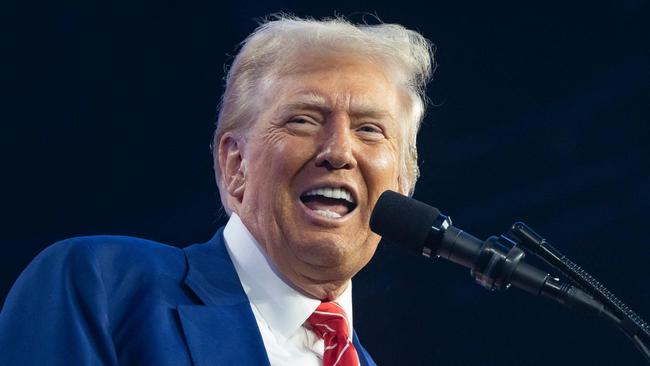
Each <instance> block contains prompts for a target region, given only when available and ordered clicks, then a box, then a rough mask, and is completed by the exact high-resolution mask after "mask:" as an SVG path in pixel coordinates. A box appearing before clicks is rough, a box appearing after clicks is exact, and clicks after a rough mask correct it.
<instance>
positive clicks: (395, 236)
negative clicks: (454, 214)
mask: <svg viewBox="0 0 650 366" xmlns="http://www.w3.org/2000/svg"><path fill="white" fill-rule="evenodd" d="M439 215H440V211H438V209H437V208H435V207H432V206H429V205H427V204H425V203H422V202H420V201H418V200H415V199H413V198H410V197H406V196H404V195H401V194H399V193H397V192H393V191H385V192H384V193H382V194H381V196H379V199H378V200H377V204H376V205H375V208H374V210H373V211H372V216H371V217H370V229H371V230H372V231H374V232H375V233H377V234H379V235H380V236H382V237H383V238H385V239H388V240H389V241H391V242H394V243H396V244H399V245H400V246H403V247H406V248H407V249H409V250H411V251H414V252H416V253H417V254H422V247H424V245H425V244H426V240H427V238H428V236H429V231H430V230H431V226H432V225H433V222H434V221H435V220H436V218H437V217H438V216H439Z"/></svg>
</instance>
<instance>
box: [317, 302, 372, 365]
mask: <svg viewBox="0 0 650 366" xmlns="http://www.w3.org/2000/svg"><path fill="white" fill-rule="evenodd" d="M307 321H308V322H309V324H310V325H311V327H312V330H313V331H314V332H315V333H316V334H317V335H318V336H319V337H321V338H323V340H324V341H325V353H324V354H323V366H358V365H359V356H358V355H357V350H356V349H354V345H353V344H352V339H350V332H349V329H350V327H349V326H348V318H347V316H346V315H345V311H344V310H343V308H342V307H341V306H340V305H339V304H337V303H335V302H323V303H321V304H320V306H318V308H317V309H316V311H314V313H313V314H312V315H311V316H310V317H309V319H307Z"/></svg>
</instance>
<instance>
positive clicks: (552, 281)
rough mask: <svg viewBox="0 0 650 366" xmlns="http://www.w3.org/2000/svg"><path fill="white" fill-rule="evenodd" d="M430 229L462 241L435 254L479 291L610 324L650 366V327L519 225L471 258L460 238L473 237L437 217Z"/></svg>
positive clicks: (449, 221) (594, 280)
mask: <svg viewBox="0 0 650 366" xmlns="http://www.w3.org/2000/svg"><path fill="white" fill-rule="evenodd" d="M433 229H434V231H433V232H434V233H435V232H436V230H438V231H439V232H440V233H442V232H444V233H445V234H444V235H451V236H455V237H457V238H460V240H457V241H455V243H454V245H452V246H451V247H449V248H439V249H438V252H437V256H442V257H445V258H447V259H450V260H452V261H454V262H457V263H459V264H463V265H465V266H467V267H469V268H471V274H472V276H473V277H474V279H475V280H476V281H477V282H478V283H479V284H480V285H482V286H483V287H485V288H487V289H489V290H505V289H507V288H509V287H510V286H511V285H514V286H515V287H518V288H521V289H523V290H525V291H528V292H530V293H532V294H534V295H543V296H545V297H548V298H550V299H552V300H554V301H557V302H559V303H561V304H563V305H566V306H568V307H571V308H577V309H581V310H586V311H589V312H594V313H596V314H598V315H600V316H602V317H604V318H605V319H608V320H610V321H611V322H613V323H614V325H616V327H617V328H618V329H620V330H621V331H622V332H623V333H624V334H625V335H626V336H627V337H628V338H629V339H630V340H631V341H632V343H633V344H634V345H635V346H636V348H637V349H638V350H639V352H641V353H642V354H643V356H644V357H645V359H646V361H647V362H648V363H650V326H648V324H647V323H646V322H645V321H644V320H643V319H641V317H640V316H638V315H637V314H636V313H634V311H632V310H631V309H630V308H628V307H627V306H626V305H625V304H624V303H623V302H622V301H620V300H619V299H618V298H617V297H616V296H614V294H613V293H612V292H611V291H609V290H608V289H607V288H605V286H603V285H602V284H601V283H600V282H598V281H597V280H596V279H595V278H594V277H592V276H591V275H589V274H588V273H587V272H585V271H584V270H583V269H582V268H580V267H579V266H578V265H576V264H575V263H573V262H572V261H570V260H569V259H568V258H567V257H565V256H564V255H562V254H560V253H559V252H558V251H557V250H555V249H554V248H553V247H552V246H551V245H550V244H549V243H548V242H547V241H546V240H545V239H543V238H542V237H541V236H539V235H538V234H537V233H535V232H534V231H533V230H532V229H531V228H530V227H528V226H527V225H526V224H524V223H522V222H517V223H515V224H513V225H512V227H511V228H510V230H509V231H508V232H507V233H506V234H504V235H501V236H500V237H495V236H492V237H490V238H488V239H487V240H485V241H484V242H483V244H482V245H481V247H480V249H479V251H478V253H476V252H475V254H474V255H459V254H461V253H462V254H464V252H469V251H466V250H464V249H465V247H464V245H463V243H464V242H466V241H465V240H463V237H471V236H469V235H468V234H466V233H465V232H463V231H462V230H459V229H456V228H454V227H453V226H451V220H450V219H449V218H448V217H447V216H444V215H440V216H439V217H438V220H437V222H436V223H434V225H433ZM471 238H472V239H475V238H473V237H471ZM522 248H523V250H522ZM524 250H526V251H529V252H532V253H533V254H535V255H536V256H537V257H539V258H540V259H542V260H543V261H545V262H546V263H548V264H549V265H551V266H553V267H555V268H556V269H557V270H559V271H560V272H561V273H563V274H564V275H565V276H566V277H567V278H569V280H570V281H571V282H572V284H569V283H566V282H562V281H561V280H560V279H559V278H556V277H552V276H550V275H549V274H548V273H545V272H543V271H540V270H538V269H536V268H535V267H532V266H529V265H527V264H526V263H524V262H523V259H524V258H525V252H524ZM422 254H423V255H424V256H427V257H429V256H430V255H431V254H433V253H431V252H430V251H429V249H428V248H426V247H425V249H424V252H423V253H422ZM476 254H477V255H476ZM461 258H462V260H461Z"/></svg>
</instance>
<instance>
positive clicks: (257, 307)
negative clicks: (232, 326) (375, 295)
mask: <svg viewBox="0 0 650 366" xmlns="http://www.w3.org/2000/svg"><path fill="white" fill-rule="evenodd" d="M223 236H224V239H225V242H226V248H227V250H228V254H230V258H231V259H232V262H233V264H234V265H235V270H236V271H237V274H238V275H239V280H240V281H241V284H242V287H243V288H244V292H246V295H247V296H248V300H249V301H250V304H251V308H252V310H253V314H254V315H255V320H256V321H257V326H258V328H259V330H260V333H261V335H262V340H263V341H264V347H265V348H266V354H267V355H268V357H269V361H270V362H271V365H272V366H280V365H282V366H284V365H295V366H322V365H323V352H324V350H325V344H324V342H323V340H322V339H320V338H319V337H318V336H317V335H316V334H315V333H314V332H312V331H311V330H309V329H307V328H306V327H305V326H304V325H305V322H306V321H307V318H309V316H310V315H311V314H312V313H313V312H314V310H316V308H317V307H318V305H320V303H321V301H320V300H318V299H314V298H311V297H308V296H306V295H304V294H302V293H301V292H299V291H297V290H296V289H294V288H293V287H292V286H291V285H290V284H289V282H288V281H287V280H286V279H285V278H284V277H283V276H282V274H280V272H279V271H278V270H277V269H276V268H275V266H274V265H273V263H271V261H270V260H269V259H268V258H267V256H266V253H265V252H264V250H263V249H262V248H261V247H260V245H259V244H258V243H257V241H256V240H255V238H253V236H252V235H251V233H250V232H249V231H248V229H247V228H246V226H244V224H243V223H242V221H241V219H240V218H239V216H237V214H235V213H233V214H232V215H231V216H230V219H229V220H228V223H227V224H226V227H225V229H224V231H223ZM336 302H337V303H338V304H339V305H341V307H343V309H344V310H345V312H346V314H347V316H348V320H349V322H350V324H349V326H350V334H352V283H349V284H348V286H347V288H346V289H345V291H343V293H342V294H341V296H339V298H338V299H336Z"/></svg>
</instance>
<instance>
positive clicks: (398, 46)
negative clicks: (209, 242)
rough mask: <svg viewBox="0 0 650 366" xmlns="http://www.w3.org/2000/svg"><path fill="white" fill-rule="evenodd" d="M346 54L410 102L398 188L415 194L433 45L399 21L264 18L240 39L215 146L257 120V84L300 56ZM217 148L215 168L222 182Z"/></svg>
mask: <svg viewBox="0 0 650 366" xmlns="http://www.w3.org/2000/svg"><path fill="white" fill-rule="evenodd" d="M310 53H316V54H318V55H323V54H324V55H328V54H331V55H341V54H343V55H348V56H354V57H360V58H364V59H366V60H368V61H369V62H374V63H377V64H379V65H381V66H382V67H383V68H384V70H385V72H386V74H387V75H388V76H389V77H392V79H393V80H394V81H395V82H396V83H397V85H398V86H401V87H403V89H404V90H405V92H406V94H407V95H408V97H409V100H410V103H409V104H410V105H407V106H404V109H405V111H406V115H405V116H404V118H403V119H404V128H403V129H402V131H403V136H402V139H401V141H402V143H401V145H402V146H401V152H400V156H401V162H400V188H401V189H402V190H403V191H404V192H408V193H409V194H412V193H413V189H414V188H415V182H416V181H417V178H418V177H419V168H418V164H417V147H416V138H417V133H418V130H419V128H420V124H421V122H422V119H423V117H424V111H425V106H426V96H425V88H426V84H427V82H428V81H429V78H430V77H431V73H432V70H433V51H432V45H431V43H430V42H429V41H428V40H427V39H426V38H424V37H423V36H422V35H420V34H419V33H417V32H415V31H412V30H409V29H406V28H404V27H403V26H401V25H398V24H383V23H382V24H377V25H367V24H352V23H350V22H349V21H347V20H346V19H344V18H342V17H336V18H328V19H324V20H314V19H301V18H297V17H294V16H290V15H286V14H275V15H272V16H270V17H268V18H266V19H265V20H264V21H263V22H262V23H261V24H260V25H259V27H258V28H257V29H256V30H255V31H254V32H253V33H252V34H251V35H250V36H248V38H246V40H245V41H244V42H242V45H241V49H240V51H239V53H238V54H237V55H236V57H235V59H234V60H233V62H232V65H231V67H230V70H229V71H228V74H227V76H226V88H225V91H224V94H223V97H222V100H221V103H220V110H219V117H218V120H217V128H216V130H215V134H214V140H213V147H214V148H215V149H216V148H217V147H218V144H219V141H220V139H221V137H222V136H223V134H224V133H226V132H233V133H236V134H244V131H246V130H247V129H248V128H249V127H250V126H251V123H253V122H254V121H255V119H256V116H257V113H258V106H256V105H254V104H255V103H256V100H257V99H258V98H256V97H255V93H256V92H258V90H257V89H258V88H260V87H263V86H268V85H271V83H272V82H273V81H274V80H276V79H277V78H282V75H283V74H286V72H289V71H290V70H292V69H293V68H294V67H296V66H297V65H300V63H301V60H302V58H301V57H300V56H301V54H302V55H304V54H310ZM216 155H217V154H216V151H215V159H214V160H215V162H214V167H215V171H216V175H217V183H218V184H220V176H221V175H220V174H221V172H220V168H219V161H218V157H217V156H216Z"/></svg>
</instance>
